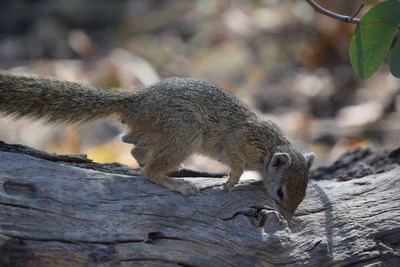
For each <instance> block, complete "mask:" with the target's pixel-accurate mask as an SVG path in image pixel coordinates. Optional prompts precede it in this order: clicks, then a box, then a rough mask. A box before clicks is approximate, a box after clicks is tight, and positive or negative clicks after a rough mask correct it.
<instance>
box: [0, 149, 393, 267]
mask: <svg viewBox="0 0 400 267" xmlns="http://www.w3.org/2000/svg"><path fill="white" fill-rule="evenodd" d="M0 147H1V146H0ZM3 148H4V147H3ZM0 150H2V149H0ZM5 150H7V149H3V151H0V265H1V266H3V265H6V266H7V265H9V266H109V265H118V266H119V265H121V266H182V265H183V266H271V265H293V266H350V265H351V266H366V265H369V266H381V265H383V266H396V265H397V266H399V265H400V167H399V166H398V164H397V166H396V165H393V166H392V167H393V168H390V170H387V171H385V170H382V172H381V173H378V174H373V175H369V176H366V177H363V178H359V179H353V180H350V181H345V182H333V181H330V180H321V181H311V182H310V185H309V188H308V192H307V196H306V199H305V200H304V201H303V203H302V204H301V205H300V207H299V209H298V211H297V212H296V214H295V217H294V219H293V221H292V222H291V223H290V224H289V225H288V224H287V223H286V222H285V221H283V220H281V219H280V217H279V216H277V215H276V213H275V212H274V211H272V210H271V209H270V208H271V207H272V206H271V201H270V199H269V198H268V197H267V196H266V195H265V193H264V191H263V190H262V186H261V184H260V182H255V181H242V182H241V183H240V184H239V185H238V186H237V187H236V188H235V190H234V191H233V192H230V193H228V192H224V191H223V190H222V184H223V183H224V182H225V181H226V180H225V179H222V178H185V179H187V180H190V181H191V182H193V183H196V184H197V185H198V186H199V187H200V188H202V191H201V194H200V195H198V196H182V195H180V194H178V193H174V192H169V191H168V190H167V189H164V188H162V187H160V186H157V185H154V184H152V183H151V182H149V181H148V180H147V179H146V178H145V177H143V176H141V175H138V174H139V173H140V170H137V169H131V168H129V167H127V166H123V165H120V164H114V165H112V164H111V165H101V164H96V163H92V162H87V161H85V160H78V161H79V162H77V161H74V160H65V158H63V157H61V158H58V159H57V157H56V156H55V155H54V157H55V158H52V159H53V161H50V160H48V159H45V158H46V157H41V158H38V157H35V156H37V155H34V153H33V154H32V153H26V152H25V153H24V151H23V149H22V150H21V151H18V152H15V151H14V152H10V150H7V151H5ZM28 154H29V155H28ZM393 155H394V156H393ZM396 155H397V154H396V152H392V158H393V157H397V156H396ZM64 157H65V156H64ZM386 157H388V156H387V154H386ZM55 161H56V162H55ZM57 161H63V162H64V163H62V162H57ZM66 161H69V163H68V162H67V163H65V162H66ZM72 165H75V166H72ZM78 165H79V166H80V167H78ZM95 169H97V170H95ZM99 170H100V171H99ZM324 170H325V171H326V170H330V169H329V168H325V169H320V170H317V172H316V173H317V174H318V175H322V173H323V172H324ZM330 171H331V170H330ZM336 171H337V170H336ZM115 172H116V173H115ZM126 174H130V175H132V174H135V176H130V175H126ZM330 178H334V177H333V176H332V177H330ZM374 264H376V265H374Z"/></svg>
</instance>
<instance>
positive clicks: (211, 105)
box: [132, 77, 255, 124]
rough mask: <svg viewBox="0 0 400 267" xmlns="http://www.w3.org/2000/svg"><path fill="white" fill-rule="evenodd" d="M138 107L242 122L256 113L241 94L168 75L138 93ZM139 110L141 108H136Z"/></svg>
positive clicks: (210, 120) (213, 120) (160, 114)
mask: <svg viewBox="0 0 400 267" xmlns="http://www.w3.org/2000/svg"><path fill="white" fill-rule="evenodd" d="M135 98H136V101H135V103H136V104H135V106H133V107H132V108H133V109H135V110H138V111H140V110H147V109H149V107H153V109H152V110H151V112H152V114H153V115H154V116H158V117H164V116H165V115H166V116H169V115H174V114H176V116H179V114H187V113H189V114H192V115H193V116H195V117H197V118H198V119H199V120H201V121H203V122H205V121H207V122H208V123H216V124H220V123H227V122H228V123H229V122H232V123H239V122H242V121H243V122H245V121H247V120H249V119H251V118H255V114H254V113H253V112H252V111H251V110H250V109H249V108H248V107H247V106H246V105H245V104H243V103H242V102H241V101H240V100H239V99H238V98H236V97H235V96H234V95H232V94H230V93H228V92H226V91H225V90H224V89H222V88H219V87H217V86H215V85H212V84H210V83H208V82H205V81H201V80H195V79H191V78H177V77H174V78H168V79H165V80H163V81H161V82H159V83H156V84H154V85H151V86H148V87H147V88H145V89H143V90H140V91H138V92H137V94H135ZM135 113H137V114H138V112H135Z"/></svg>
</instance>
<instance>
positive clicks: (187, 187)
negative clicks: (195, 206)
mask: <svg viewBox="0 0 400 267" xmlns="http://www.w3.org/2000/svg"><path fill="white" fill-rule="evenodd" d="M175 191H177V192H179V193H181V194H182V195H185V196H193V195H197V194H199V192H200V190H199V189H198V188H197V187H196V186H195V185H193V184H191V183H187V182H186V183H182V184H181V185H179V186H178V188H176V190H175Z"/></svg>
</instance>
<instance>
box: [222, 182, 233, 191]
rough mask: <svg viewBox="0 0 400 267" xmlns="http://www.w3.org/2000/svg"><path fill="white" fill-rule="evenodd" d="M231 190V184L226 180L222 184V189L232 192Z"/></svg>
mask: <svg viewBox="0 0 400 267" xmlns="http://www.w3.org/2000/svg"><path fill="white" fill-rule="evenodd" d="M232 190H233V185H231V184H229V182H226V183H225V184H224V191H227V192H232Z"/></svg>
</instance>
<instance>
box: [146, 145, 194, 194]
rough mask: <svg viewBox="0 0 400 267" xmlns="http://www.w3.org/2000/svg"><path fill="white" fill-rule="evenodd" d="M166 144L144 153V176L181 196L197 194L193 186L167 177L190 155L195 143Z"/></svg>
mask: <svg viewBox="0 0 400 267" xmlns="http://www.w3.org/2000/svg"><path fill="white" fill-rule="evenodd" d="M166 144H167V145H165V146H163V147H151V151H148V152H147V153H146V160H145V162H146V166H145V168H144V172H145V174H146V176H147V177H148V178H149V179H150V180H151V181H152V182H154V183H156V184H159V185H162V186H164V187H166V188H168V189H170V190H172V191H175V192H179V193H181V194H183V195H196V194H198V193H199V189H198V188H197V187H196V186H195V185H194V184H192V183H190V182H187V181H183V180H178V179H174V178H171V177H168V176H167V175H168V173H170V172H171V171H174V170H176V169H177V168H178V167H179V165H180V163H181V162H183V161H184V160H185V159H186V158H187V157H188V156H190V155H191V154H192V152H193V151H194V148H195V142H194V143H192V144H186V143H185V144H179V145H178V144H177V143H176V142H166Z"/></svg>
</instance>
